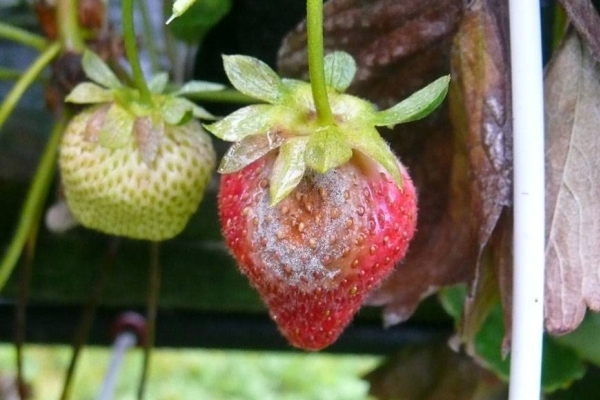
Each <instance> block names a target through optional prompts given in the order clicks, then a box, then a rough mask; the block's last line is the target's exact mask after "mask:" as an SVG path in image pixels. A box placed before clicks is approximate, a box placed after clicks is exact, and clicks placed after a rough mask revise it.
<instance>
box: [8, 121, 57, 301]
mask: <svg viewBox="0 0 600 400" xmlns="http://www.w3.org/2000/svg"><path fill="white" fill-rule="evenodd" d="M64 128H65V121H64V120H60V121H59V122H58V123H57V124H56V125H55V126H54V129H53V130H52V133H51V134H50V139H49V140H48V143H47V144H46V149H45V150H44V153H43V154H42V158H41V159H40V163H39V164H38V169H37V171H36V173H35V176H34V177H33V181H32V183H31V186H30V188H29V192H28V193H27V197H26V199H25V204H24V206H23V211H22V212H21V216H20V218H19V222H18V225H17V230H16V232H15V234H14V235H13V238H12V240H11V242H10V244H9V246H8V250H7V251H6V253H5V254H4V257H3V258H2V262H1V263H0V291H1V290H2V288H3V287H4V284H5V283H6V280H7V279H8V277H9V276H10V274H11V272H12V270H13V268H14V267H15V264H16V263H17V260H18V259H19V256H20V255H21V252H22V251H23V247H24V246H25V243H26V242H27V238H28V237H29V235H30V233H31V232H32V229H33V227H34V226H35V224H36V221H37V218H36V217H39V216H40V215H41V211H40V210H41V207H43V205H44V200H45V199H46V196H47V195H48V190H49V189H50V184H51V182H52V177H53V176H54V169H55V168H56V165H55V164H56V163H55V160H56V154H57V152H58V146H59V144H60V139H61V137H62V132H63V130H64Z"/></svg>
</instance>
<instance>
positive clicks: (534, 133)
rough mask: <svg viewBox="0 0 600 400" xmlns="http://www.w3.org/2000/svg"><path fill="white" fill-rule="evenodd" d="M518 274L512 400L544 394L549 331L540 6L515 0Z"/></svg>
mask: <svg viewBox="0 0 600 400" xmlns="http://www.w3.org/2000/svg"><path fill="white" fill-rule="evenodd" d="M509 6H510V13H509V16H510V42H511V61H512V63H511V64H512V99H513V133H514V142H513V145H514V213H515V214H514V241H513V245H514V247H513V249H514V272H513V310H512V316H513V331H512V341H511V343H512V347H511V366H510V367H511V373H510V392H509V393H510V394H509V399H510V400H534V399H535V400H537V399H539V398H540V394H541V390H540V388H541V364H542V339H543V332H544V327H543V323H544V232H545V231H544V229H545V226H544V207H545V204H544V97H543V91H544V87H543V67H542V40H541V37H542V34H541V24H540V4H539V2H538V1H535V0H510V3H509Z"/></svg>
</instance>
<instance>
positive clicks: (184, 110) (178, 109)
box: [160, 96, 193, 125]
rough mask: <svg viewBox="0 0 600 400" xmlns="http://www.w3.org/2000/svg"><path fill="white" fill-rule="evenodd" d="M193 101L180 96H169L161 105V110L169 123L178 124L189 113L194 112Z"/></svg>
mask: <svg viewBox="0 0 600 400" xmlns="http://www.w3.org/2000/svg"><path fill="white" fill-rule="evenodd" d="M192 105H193V103H192V102H190V101H189V100H186V99H182V98H180V97H171V96H169V97H168V98H167V99H166V100H165V101H164V102H163V103H162V104H161V106H160V111H161V114H162V116H163V118H164V119H165V122H166V123H167V124H169V125H177V124H179V123H180V122H182V121H183V119H184V118H185V117H186V116H187V114H188V113H189V114H191V113H192Z"/></svg>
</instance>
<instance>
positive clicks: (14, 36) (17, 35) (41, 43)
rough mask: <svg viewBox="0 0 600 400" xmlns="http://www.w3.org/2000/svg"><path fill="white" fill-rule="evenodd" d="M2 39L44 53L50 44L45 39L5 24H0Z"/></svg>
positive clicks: (0, 36)
mask: <svg viewBox="0 0 600 400" xmlns="http://www.w3.org/2000/svg"><path fill="white" fill-rule="evenodd" d="M0 38H2V39H7V40H12V41H13V42H16V43H20V44H22V45H25V46H29V47H32V48H34V49H36V50H39V51H44V49H45V48H46V47H48V42H47V41H46V39H44V38H43V37H41V36H38V35H36V34H33V33H31V32H28V31H26V30H24V29H21V28H18V27H16V26H12V25H10V24H6V23H4V22H0Z"/></svg>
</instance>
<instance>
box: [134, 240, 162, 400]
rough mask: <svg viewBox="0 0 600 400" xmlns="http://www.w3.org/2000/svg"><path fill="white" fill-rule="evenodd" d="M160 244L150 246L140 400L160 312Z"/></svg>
mask: <svg viewBox="0 0 600 400" xmlns="http://www.w3.org/2000/svg"><path fill="white" fill-rule="evenodd" d="M160 275H161V274H160V243H158V242H152V243H151V244H150V276H149V278H148V299H147V304H146V324H147V325H146V326H147V333H146V340H145V342H144V364H143V366H142V375H141V377H140V384H139V387H138V393H137V398H138V400H143V399H144V394H145V391H146V382H147V381H148V372H149V369H150V358H151V356H152V348H153V347H154V336H155V333H156V314H157V311H158V294H159V292H160V280H161V276H160Z"/></svg>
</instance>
